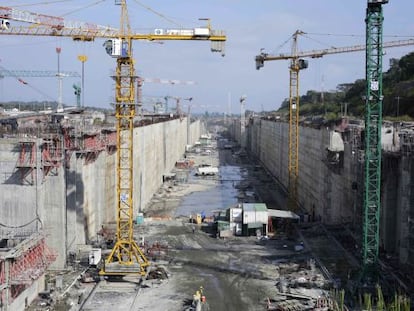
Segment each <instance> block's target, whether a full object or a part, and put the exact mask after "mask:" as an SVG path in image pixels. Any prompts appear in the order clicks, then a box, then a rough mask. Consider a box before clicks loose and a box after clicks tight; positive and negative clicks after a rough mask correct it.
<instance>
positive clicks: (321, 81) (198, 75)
mask: <svg viewBox="0 0 414 311" xmlns="http://www.w3.org/2000/svg"><path fill="white" fill-rule="evenodd" d="M366 2H367V1H365V0H349V1H343V0H313V1H308V0H290V1H289V0H255V1H253V0H208V1H206V0H204V1H203V0H174V1H171V0H153V1H148V0H143V1H138V0H129V1H127V4H128V12H129V18H130V24H131V28H132V29H133V31H134V32H137V33H152V32H154V30H155V29H158V28H163V29H166V28H167V29H177V28H178V25H181V26H182V27H183V28H186V29H187V28H189V29H191V28H195V27H200V26H205V21H200V20H199V18H210V19H211V26H212V28H213V29H216V30H224V31H225V33H226V36H227V41H226V55H225V56H224V57H222V56H221V55H220V54H219V53H212V52H210V42H209V41H164V42H162V43H159V42H156V43H154V42H148V41H136V42H134V44H133V54H134V59H135V61H136V62H135V69H136V72H137V73H138V75H140V76H142V77H144V78H159V79H166V80H180V81H183V83H182V84H174V85H171V84H163V83H150V82H147V83H144V86H143V96H144V103H145V105H146V107H147V108H148V109H150V106H151V102H153V101H154V98H155V99H156V98H158V97H159V98H163V97H165V96H167V95H168V96H175V97H182V98H189V97H192V98H193V100H192V102H191V104H192V108H191V109H192V112H205V111H209V112H220V113H227V114H240V98H241V97H242V96H245V98H246V100H245V102H244V103H245V105H246V109H249V110H253V111H256V112H260V111H263V110H264V111H271V110H276V109H278V108H279V107H280V105H281V103H282V101H283V100H284V99H285V98H287V97H288V96H289V69H288V66H289V61H287V60H278V61H268V62H265V64H264V67H263V68H261V69H260V70H256V68H255V61H254V58H255V56H256V55H257V54H259V53H260V50H261V49H264V51H266V52H267V53H270V54H279V53H286V54H289V53H290V50H291V40H290V38H291V37H292V34H293V33H294V32H295V31H296V30H301V31H304V32H305V33H306V35H305V36H300V37H299V39H298V48H299V50H300V51H308V50H314V49H325V48H329V47H344V46H350V45H356V44H365V14H366V5H367V3H366ZM114 3H115V1H113V0H106V1H105V0H100V1H99V0H72V1H70V0H55V1H53V0H49V1H41V0H37V1H35V0H21V1H20V0H15V1H7V0H6V1H4V0H3V1H1V3H0V5H1V6H6V7H12V8H15V9H19V10H25V11H31V12H36V13H41V14H47V15H53V16H62V17H64V18H65V19H67V20H74V21H84V22H89V23H95V24H99V25H106V26H112V27H115V28H119V25H120V6H116V5H115V4H114ZM383 8H384V42H386V41H393V40H405V39H409V38H413V37H414V22H413V20H412V12H413V11H414V2H413V1H411V0H398V1H397V0H390V1H389V3H388V4H386V5H384V6H383ZM11 23H13V21H11ZM104 41H105V40H104V39H96V40H95V41H94V42H87V43H85V42H74V41H72V40H71V39H70V38H57V37H29V36H6V35H0V47H1V49H0V66H2V67H3V68H5V69H7V70H52V71H57V66H58V57H57V53H56V48H57V47H60V48H61V53H60V57H59V63H60V64H59V65H60V68H61V70H64V71H76V72H78V73H79V74H80V75H81V74H82V63H81V62H80V61H79V60H78V55H86V56H87V57H88V60H87V61H86V62H85V63H84V67H83V69H84V70H83V72H84V76H83V77H84V89H83V100H84V101H83V102H84V105H85V106H92V107H99V108H107V109H111V103H113V102H114V93H115V91H114V81H113V79H112V78H111V75H113V72H114V70H115V68H116V60H115V59H114V58H111V57H110V56H108V55H107V54H106V53H105V49H104V47H103V46H102V44H103V43H104ZM412 51H414V46H407V47H398V48H390V49H387V50H386V51H385V55H384V58H383V65H384V68H383V69H384V70H387V69H388V67H389V60H390V58H401V57H402V56H404V55H406V54H407V53H410V52H412ZM308 60H309V68H308V69H306V70H302V71H301V72H300V83H299V87H300V93H301V94H305V93H306V92H307V91H308V90H315V91H329V90H335V89H336V86H337V85H338V84H341V83H351V82H354V81H355V80H356V79H361V78H364V76H365V54H364V52H354V53H344V54H337V55H327V56H324V57H323V58H320V59H308ZM23 79H24V80H25V81H26V82H27V83H28V84H27V85H24V84H22V83H20V82H18V80H17V79H16V78H10V77H8V78H2V79H0V102H7V101H12V100H21V101H50V100H58V97H59V91H58V90H59V88H58V81H57V79H56V78H34V77H27V78H26V77H25V78H23ZM188 81H190V82H195V84H189V83H188ZM74 83H81V79H80V78H64V79H63V93H62V96H63V103H64V104H65V105H69V106H70V105H76V96H75V95H74V92H73V88H72V85H73V84H74ZM169 104H170V105H172V106H173V105H174V103H173V102H172V101H171V102H170V103H169ZM182 104H183V106H184V109H186V105H188V104H189V102H188V101H183V103H182Z"/></svg>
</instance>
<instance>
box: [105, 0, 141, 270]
mask: <svg viewBox="0 0 414 311" xmlns="http://www.w3.org/2000/svg"><path fill="white" fill-rule="evenodd" d="M116 4H119V5H121V25H120V26H121V27H120V35H119V39H120V41H121V43H122V50H123V52H122V54H121V56H120V57H118V58H117V67H116V74H115V81H116V91H115V102H116V106H115V116H116V119H117V124H116V131H117V137H118V140H117V189H116V190H117V191H116V195H117V219H116V225H117V230H116V242H115V246H114V247H113V249H112V251H111V253H110V254H109V256H108V257H107V259H106V260H105V265H104V267H103V268H102V270H101V272H100V274H103V275H111V274H120V272H121V270H122V268H123V267H128V268H132V269H131V270H133V271H137V270H138V271H139V274H141V275H145V273H146V267H148V266H149V261H148V259H147V258H146V256H145V255H144V253H143V251H142V250H141V249H140V247H139V246H138V245H137V243H136V242H135V239H134V224H133V218H134V216H133V213H134V209H133V173H134V167H133V163H134V161H133V150H134V139H133V138H134V118H135V112H136V111H135V108H136V105H135V83H134V82H135V68H134V62H133V59H132V40H131V37H130V36H128V34H130V32H131V31H130V25H129V19H128V11H127V7H126V2H125V0H122V1H117V3H116ZM124 272H126V273H129V272H131V271H124Z"/></svg>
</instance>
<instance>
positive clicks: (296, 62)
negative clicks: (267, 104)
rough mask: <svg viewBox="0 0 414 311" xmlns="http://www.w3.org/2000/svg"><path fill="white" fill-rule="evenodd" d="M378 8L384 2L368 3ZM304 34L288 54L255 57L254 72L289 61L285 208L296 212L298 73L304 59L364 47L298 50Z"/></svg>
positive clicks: (304, 64)
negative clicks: (279, 61)
mask: <svg viewBox="0 0 414 311" xmlns="http://www.w3.org/2000/svg"><path fill="white" fill-rule="evenodd" d="M372 2H373V3H376V4H377V5H379V4H380V3H383V2H385V1H380V0H378V1H375V0H373V1H372ZM304 34H305V32H303V31H301V30H297V31H296V32H295V33H294V34H293V35H292V48H291V53H283V54H276V55H271V54H268V53H265V52H264V51H263V49H262V51H261V53H260V54H259V55H257V56H256V57H255V63H256V69H257V70H259V69H260V68H262V67H263V66H264V62H266V61H273V60H290V66H289V72H290V83H289V150H288V152H289V155H288V156H289V158H288V159H289V162H288V171H289V183H288V208H289V209H290V210H292V211H296V210H297V209H298V205H299V202H298V176H299V120H298V119H299V110H300V104H299V99H300V96H299V71H300V70H303V69H306V68H307V67H308V61H307V60H305V59H304V58H307V57H310V58H320V57H323V56H325V55H329V54H340V53H348V52H358V51H364V50H365V49H366V45H353V46H346V47H339V48H329V49H322V50H312V51H298V47H297V45H298V37H299V36H300V35H304ZM408 45H414V40H413V39H409V40H397V41H390V42H385V43H383V47H384V48H394V47H401V46H408Z"/></svg>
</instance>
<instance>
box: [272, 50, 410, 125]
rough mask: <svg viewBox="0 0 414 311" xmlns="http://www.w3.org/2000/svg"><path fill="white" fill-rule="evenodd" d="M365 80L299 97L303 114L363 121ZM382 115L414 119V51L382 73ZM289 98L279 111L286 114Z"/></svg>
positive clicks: (307, 93)
mask: <svg viewBox="0 0 414 311" xmlns="http://www.w3.org/2000/svg"><path fill="white" fill-rule="evenodd" d="M365 90H366V82H365V79H358V80H356V81H355V82H353V83H342V84H339V85H338V86H337V88H336V90H334V91H326V92H318V91H313V90H310V91H307V92H306V94H305V95H302V96H301V97H300V111H299V112H300V115H301V116H303V117H307V116H309V117H310V116H312V117H315V116H324V117H325V118H326V119H335V118H338V116H341V115H343V114H344V113H345V110H346V113H347V115H349V116H354V117H357V118H363V116H364V107H365V101H364V95H365ZM383 95H384V100H383V116H384V118H385V119H388V120H397V119H398V120H405V121H408V120H413V119H414V105H412V103H413V102H414V52H412V53H409V54H407V55H405V56H403V57H402V58H401V59H392V60H391V62H390V68H389V70H388V71H386V72H384V73H383ZM288 107H289V99H288V98H287V99H285V100H284V101H283V103H282V106H281V107H280V109H279V110H278V112H280V113H283V112H287V111H288Z"/></svg>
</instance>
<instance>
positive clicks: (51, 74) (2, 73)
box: [0, 66, 80, 98]
mask: <svg viewBox="0 0 414 311" xmlns="http://www.w3.org/2000/svg"><path fill="white" fill-rule="evenodd" d="M6 77H13V78H16V79H17V80H18V81H19V82H20V83H22V84H25V85H28V84H29V83H28V82H27V81H25V80H23V79H22V77H33V78H56V77H57V78H58V79H62V78H79V77H80V75H79V74H78V73H77V72H74V71H61V72H59V71H58V72H56V71H52V70H8V69H6V68H4V67H3V66H0V79H1V78H6ZM32 87H33V86H32ZM37 91H39V90H37ZM58 93H59V94H58V98H62V89H61V88H59V92H58Z"/></svg>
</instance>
